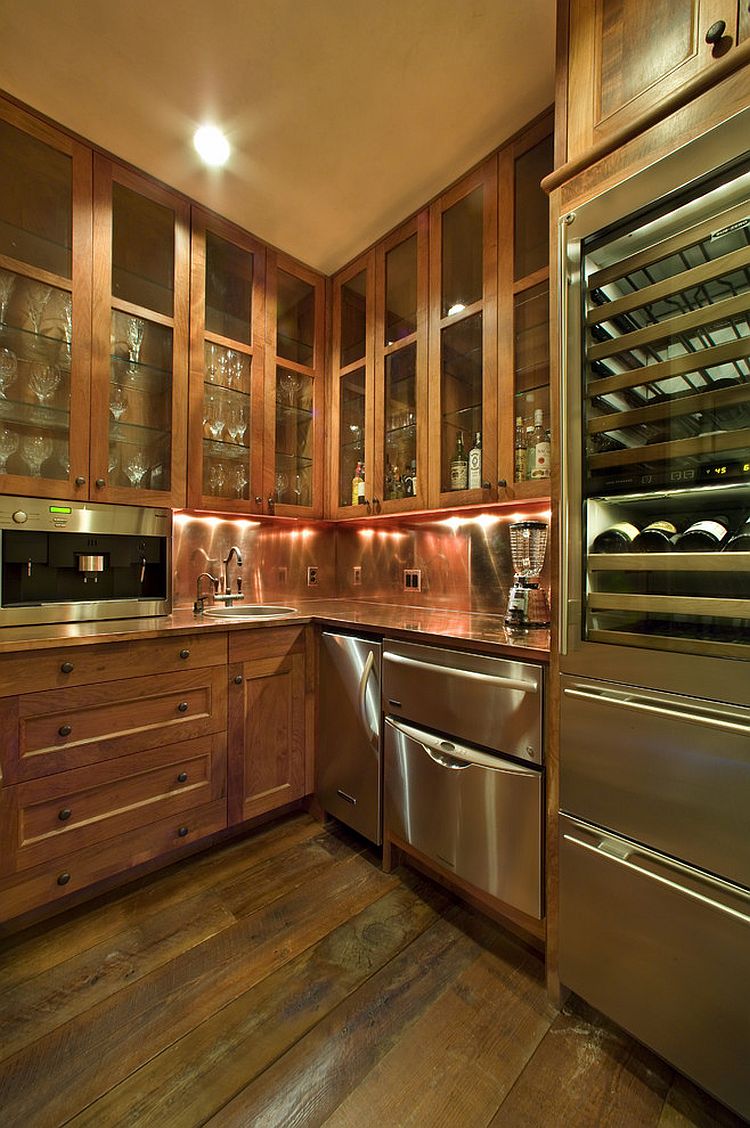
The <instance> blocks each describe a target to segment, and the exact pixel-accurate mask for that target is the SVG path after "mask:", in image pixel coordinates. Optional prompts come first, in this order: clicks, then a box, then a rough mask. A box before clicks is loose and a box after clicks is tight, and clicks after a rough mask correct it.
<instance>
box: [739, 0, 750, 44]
mask: <svg viewBox="0 0 750 1128" xmlns="http://www.w3.org/2000/svg"><path fill="white" fill-rule="evenodd" d="M739 2H740V26H739V28H738V31H737V40H738V42H739V43H744V41H745V40H746V39H750V0H739Z"/></svg>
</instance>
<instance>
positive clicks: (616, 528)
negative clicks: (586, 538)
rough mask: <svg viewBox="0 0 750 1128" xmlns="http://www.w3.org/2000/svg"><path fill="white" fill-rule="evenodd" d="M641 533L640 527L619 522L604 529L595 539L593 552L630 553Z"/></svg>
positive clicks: (627, 522) (626, 522)
mask: <svg viewBox="0 0 750 1128" xmlns="http://www.w3.org/2000/svg"><path fill="white" fill-rule="evenodd" d="M639 532H640V530H639V528H638V526H637V525H633V524H632V523H631V522H630V521H618V522H617V524H616V525H610V526H609V528H607V529H604V530H603V531H602V532H601V533H599V535H598V536H596V537H594V543H593V544H592V545H591V551H592V552H630V549H631V548H632V547H633V541H634V540H635V538H636V537H637V536H638V533H639Z"/></svg>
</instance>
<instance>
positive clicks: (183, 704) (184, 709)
mask: <svg viewBox="0 0 750 1128" xmlns="http://www.w3.org/2000/svg"><path fill="white" fill-rule="evenodd" d="M187 711H188V703H187V701H181V702H180V704H179V705H178V706H177V712H178V713H187Z"/></svg>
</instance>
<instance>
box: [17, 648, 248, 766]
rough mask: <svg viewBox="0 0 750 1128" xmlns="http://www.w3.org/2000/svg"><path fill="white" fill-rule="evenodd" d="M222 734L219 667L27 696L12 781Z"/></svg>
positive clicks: (222, 683) (223, 691)
mask: <svg viewBox="0 0 750 1128" xmlns="http://www.w3.org/2000/svg"><path fill="white" fill-rule="evenodd" d="M225 729H226V672H225V669H224V667H214V668H211V669H206V670H195V671H193V672H186V673H181V674H164V675H162V676H160V677H158V678H154V677H148V678H129V679H128V680H127V681H120V682H109V683H105V684H104V685H98V686H89V687H83V686H82V687H80V688H78V689H71V690H56V691H54V692H51V693H38V694H27V695H26V696H24V697H22V698H20V700H19V717H18V758H17V765H16V772H15V773H14V772H13V768H12V766H11V767H10V768H9V775H10V777H11V780H12V778H13V777H15V778H17V779H18V780H23V779H30V778H34V777H36V776H40V775H46V774H48V773H50V772H56V771H65V770H67V769H70V768H76V767H81V766H83V765H85V764H94V763H97V762H99V761H101V760H106V759H111V758H113V757H116V756H122V755H125V754H127V753H129V752H140V751H143V750H144V749H146V748H155V747H159V746H160V745H162V746H163V745H166V744H172V743H173V742H174V741H176V740H179V739H184V740H189V739H192V738H194V737H197V736H203V735H206V734H208V733H211V732H220V731H223V730H225Z"/></svg>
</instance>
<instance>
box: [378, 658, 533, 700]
mask: <svg viewBox="0 0 750 1128" xmlns="http://www.w3.org/2000/svg"><path fill="white" fill-rule="evenodd" d="M385 660H386V662H395V663H396V664H397V665H400V666H413V667H414V668H415V669H418V670H429V672H430V673H440V674H450V676H451V677H454V678H464V679H465V680H467V681H478V682H484V683H485V684H488V685H498V686H502V687H503V689H520V690H521V691H522V692H523V693H536V692H537V691H538V689H539V682H538V681H528V680H527V679H525V678H504V677H501V676H499V675H498V674H481V673H479V672H478V671H477V670H454V669H453V667H452V666H442V665H441V664H440V663H439V662H421V661H420V660H419V659H418V658H407V657H406V655H404V654H386V656H385Z"/></svg>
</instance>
